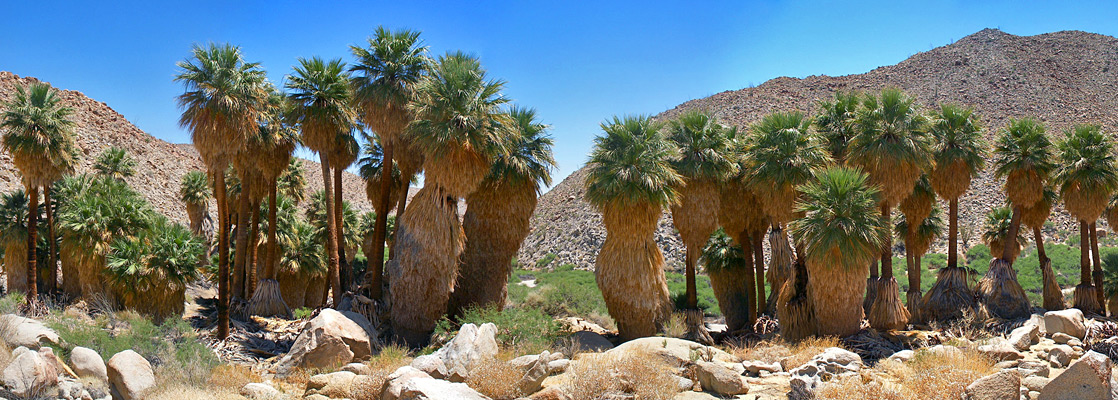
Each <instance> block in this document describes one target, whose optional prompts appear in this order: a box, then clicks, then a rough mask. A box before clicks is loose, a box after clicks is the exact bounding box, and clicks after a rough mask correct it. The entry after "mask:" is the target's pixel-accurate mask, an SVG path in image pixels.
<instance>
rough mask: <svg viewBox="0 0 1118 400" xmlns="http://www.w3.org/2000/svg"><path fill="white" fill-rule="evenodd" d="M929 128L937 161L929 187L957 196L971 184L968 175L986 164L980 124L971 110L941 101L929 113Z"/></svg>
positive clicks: (970, 175)
mask: <svg viewBox="0 0 1118 400" xmlns="http://www.w3.org/2000/svg"><path fill="white" fill-rule="evenodd" d="M929 131H930V132H931V134H932V139H933V143H932V153H933V155H932V157H933V158H934V159H935V164H936V167H935V169H934V170H933V171H932V173H931V176H930V178H931V181H932V186H933V187H934V188H935V190H936V193H938V194H939V195H940V196H942V197H943V198H946V199H954V198H958V197H959V196H962V195H963V193H965V192H966V191H967V188H969V187H970V181H971V178H973V177H974V176H975V175H977V174H978V173H979V171H982V169H983V168H985V167H986V159H985V157H986V143H985V141H984V140H983V139H982V125H981V124H980V123H979V121H978V116H977V115H975V114H974V109H972V108H963V107H959V106H957V105H954V104H944V105H942V106H940V109H939V112H937V113H935V114H933V115H932V118H931V123H930V124H929Z"/></svg>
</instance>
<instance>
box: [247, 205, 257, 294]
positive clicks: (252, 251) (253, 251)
mask: <svg viewBox="0 0 1118 400" xmlns="http://www.w3.org/2000/svg"><path fill="white" fill-rule="evenodd" d="M249 208H250V209H251V211H250V212H249V214H251V215H252V218H250V222H249V232H248V254H247V257H248V258H247V259H246V260H245V298H246V299H247V298H251V297H252V295H253V294H255V293H256V279H257V277H256V272H257V271H258V269H257V268H258V267H257V265H258V264H257V250H259V249H258V247H260V202H259V201H254V202H252V205H250V206H249Z"/></svg>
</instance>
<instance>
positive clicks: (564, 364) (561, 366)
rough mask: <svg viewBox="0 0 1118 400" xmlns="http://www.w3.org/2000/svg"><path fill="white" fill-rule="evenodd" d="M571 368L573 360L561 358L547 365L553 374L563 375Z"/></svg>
mask: <svg viewBox="0 0 1118 400" xmlns="http://www.w3.org/2000/svg"><path fill="white" fill-rule="evenodd" d="M570 366H571V360H568V359H566V358H560V359H558V360H553V361H551V362H549V363H547V368H548V369H551V372H552V373H557V374H561V373H564V372H567V368H569V367H570Z"/></svg>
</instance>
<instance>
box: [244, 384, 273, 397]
mask: <svg viewBox="0 0 1118 400" xmlns="http://www.w3.org/2000/svg"><path fill="white" fill-rule="evenodd" d="M241 396H245V397H247V398H249V399H252V400H268V399H275V398H279V397H280V392H279V390H276V388H274V387H272V385H269V384H267V383H250V384H247V385H245V386H244V387H242V388H241Z"/></svg>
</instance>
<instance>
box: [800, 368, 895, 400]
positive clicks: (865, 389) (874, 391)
mask: <svg viewBox="0 0 1118 400" xmlns="http://www.w3.org/2000/svg"><path fill="white" fill-rule="evenodd" d="M815 398H816V399H819V400H905V399H909V398H910V397H907V396H905V395H904V393H903V392H902V391H900V390H898V389H897V388H896V387H894V386H893V385H885V384H883V383H882V382H880V381H877V380H874V379H873V376H872V375H870V374H864V373H863V374H859V375H856V376H847V377H842V378H838V379H835V380H833V381H831V382H827V383H826V384H824V385H822V386H820V387H819V388H818V389H816V391H815Z"/></svg>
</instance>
